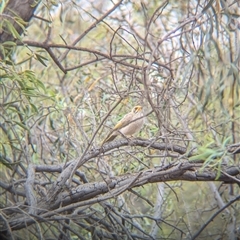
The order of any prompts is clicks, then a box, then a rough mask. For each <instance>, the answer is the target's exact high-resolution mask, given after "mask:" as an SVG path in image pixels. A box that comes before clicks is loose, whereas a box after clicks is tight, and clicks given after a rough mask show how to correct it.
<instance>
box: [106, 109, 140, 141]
mask: <svg viewBox="0 0 240 240" xmlns="http://www.w3.org/2000/svg"><path fill="white" fill-rule="evenodd" d="M142 110H143V109H142V106H135V107H134V108H133V109H132V111H131V112H130V113H127V114H126V115H125V116H124V117H123V118H122V119H121V120H120V121H119V122H118V123H117V124H116V126H115V127H114V128H113V129H112V131H111V132H110V133H109V134H108V135H107V137H106V138H105V140H104V141H103V143H102V144H104V143H106V142H110V141H113V140H114V139H115V138H116V137H117V136H118V135H123V136H132V135H133V134H135V133H137V132H139V131H140V129H141V128H142V126H143V124H144V115H143V111H142Z"/></svg>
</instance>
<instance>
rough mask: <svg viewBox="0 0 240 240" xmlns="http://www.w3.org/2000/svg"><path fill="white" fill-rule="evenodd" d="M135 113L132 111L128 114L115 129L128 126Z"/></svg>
mask: <svg viewBox="0 0 240 240" xmlns="http://www.w3.org/2000/svg"><path fill="white" fill-rule="evenodd" d="M133 115H134V113H132V112H130V113H128V114H126V115H125V116H124V117H123V118H122V119H121V120H120V121H119V122H118V123H117V124H116V125H115V127H114V128H113V131H115V130H119V129H121V128H123V127H125V126H127V125H128V124H129V123H130V122H131V121H132V120H133Z"/></svg>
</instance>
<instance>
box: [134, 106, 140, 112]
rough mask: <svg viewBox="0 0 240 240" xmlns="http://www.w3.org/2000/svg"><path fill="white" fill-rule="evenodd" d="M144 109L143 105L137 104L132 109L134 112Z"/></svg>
mask: <svg viewBox="0 0 240 240" xmlns="http://www.w3.org/2000/svg"><path fill="white" fill-rule="evenodd" d="M141 111H142V106H135V107H134V108H133V109H132V112H133V113H138V112H141Z"/></svg>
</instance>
